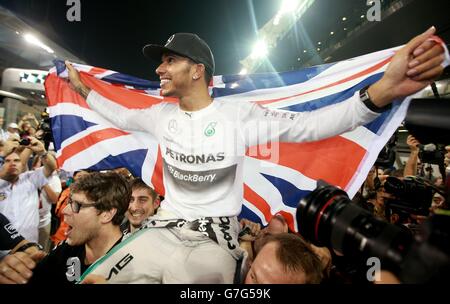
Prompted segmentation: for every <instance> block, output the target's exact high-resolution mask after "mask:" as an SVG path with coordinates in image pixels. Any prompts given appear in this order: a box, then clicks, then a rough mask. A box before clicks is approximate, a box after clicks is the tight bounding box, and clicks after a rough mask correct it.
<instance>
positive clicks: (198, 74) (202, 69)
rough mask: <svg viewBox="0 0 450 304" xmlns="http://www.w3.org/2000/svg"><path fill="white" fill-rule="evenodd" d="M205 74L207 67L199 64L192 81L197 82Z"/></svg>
mask: <svg viewBox="0 0 450 304" xmlns="http://www.w3.org/2000/svg"><path fill="white" fill-rule="evenodd" d="M204 74H205V65H204V64H203V63H199V64H197V65H196V66H195V73H194V75H193V76H192V79H194V80H197V79H199V78H200V77H201V75H204Z"/></svg>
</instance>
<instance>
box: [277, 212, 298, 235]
mask: <svg viewBox="0 0 450 304" xmlns="http://www.w3.org/2000/svg"><path fill="white" fill-rule="evenodd" d="M277 213H278V214H281V215H282V216H283V217H284V219H285V220H286V222H287V224H288V226H289V229H291V231H297V227H295V225H294V224H295V222H294V216H293V215H292V214H291V213H289V212H286V211H278V212H277Z"/></svg>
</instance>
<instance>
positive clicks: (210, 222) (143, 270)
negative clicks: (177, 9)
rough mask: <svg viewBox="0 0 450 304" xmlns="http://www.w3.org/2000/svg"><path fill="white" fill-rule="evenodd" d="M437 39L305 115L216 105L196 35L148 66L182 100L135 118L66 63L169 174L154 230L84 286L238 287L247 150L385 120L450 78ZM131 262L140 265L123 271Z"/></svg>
mask: <svg viewBox="0 0 450 304" xmlns="http://www.w3.org/2000/svg"><path fill="white" fill-rule="evenodd" d="M434 32H435V29H434V27H432V28H430V29H429V30H428V31H426V32H425V33H423V34H421V35H419V36H417V37H415V38H414V39H413V40H411V41H410V42H409V43H408V44H407V45H406V46H405V47H403V48H402V49H400V50H399V51H398V52H397V53H396V55H395V56H394V57H393V58H392V60H391V63H390V65H389V67H388V68H387V70H386V72H385V73H384V75H383V77H382V78H381V79H380V80H379V81H377V82H376V83H374V84H373V85H370V86H367V87H365V88H363V89H362V90H360V91H359V92H356V93H355V94H354V95H353V96H352V97H350V98H348V99H347V100H345V101H343V102H340V103H337V104H333V105H331V106H327V107H324V108H321V109H319V110H316V111H312V112H302V113H292V112H288V111H278V110H268V109H266V108H263V107H261V106H260V105H259V104H257V103H248V102H224V101H222V100H214V99H213V98H212V97H211V96H210V94H209V91H208V84H209V82H210V80H211V77H212V75H213V73H214V58H213V55H212V52H211V50H210V48H209V46H208V45H207V44H206V43H205V42H204V41H203V40H202V39H200V38H199V37H198V36H197V35H195V34H189V33H178V34H175V35H172V36H171V37H170V38H169V40H168V41H167V43H166V44H165V45H164V46H160V45H154V44H150V45H147V46H146V47H145V48H144V54H145V55H146V56H147V57H149V58H152V59H154V60H161V61H162V63H161V64H160V65H159V67H158V68H157V69H156V73H157V74H158V75H159V77H160V81H161V82H160V85H161V95H162V96H164V97H175V98H178V104H176V103H172V102H162V103H159V104H157V105H154V106H151V107H149V108H145V109H139V110H137V109H136V110H135V109H133V110H130V109H128V108H125V107H123V106H121V105H119V104H117V103H115V102H113V101H111V100H109V99H108V98H105V97H104V96H102V95H100V94H99V93H97V92H96V91H94V90H91V89H90V87H89V86H88V85H87V84H86V83H84V82H83V80H82V78H80V75H79V74H78V72H77V71H76V70H75V69H74V68H73V67H72V65H71V64H70V63H66V65H67V69H68V71H69V79H70V83H71V85H72V86H73V88H74V89H75V91H77V92H78V93H79V94H80V95H81V96H83V97H84V98H85V99H86V102H87V104H88V105H89V107H90V108H92V109H94V110H95V111H96V112H98V113H101V114H102V115H103V116H105V117H106V118H107V119H108V120H109V121H111V122H112V123H113V124H114V125H115V126H117V127H119V128H121V129H123V130H138V131H145V132H149V133H151V134H152V135H153V136H154V137H155V138H156V139H157V140H158V143H159V145H160V149H161V156H162V166H163V187H164V190H165V193H164V196H165V200H164V201H163V202H162V203H161V207H160V210H159V211H158V213H157V214H156V215H155V216H153V217H151V218H150V221H149V222H148V224H147V227H148V228H150V229H144V230H142V231H140V232H138V233H136V234H135V235H134V236H132V237H130V238H129V239H127V240H126V241H124V242H122V243H121V244H119V245H118V247H117V250H115V251H114V252H112V253H111V254H110V255H108V256H107V258H106V259H102V260H101V261H99V262H98V263H95V264H93V265H92V266H91V267H90V268H89V269H88V270H87V271H86V273H85V275H84V277H85V276H86V275H88V274H90V273H93V274H99V275H103V276H104V277H106V278H107V279H108V280H109V281H110V282H114V283H116V282H117V283H127V282H136V283H144V282H152V283H231V282H232V281H233V277H234V273H235V268H236V261H237V260H239V259H240V258H241V255H242V252H241V250H240V249H239V245H238V241H237V236H238V232H239V223H238V221H237V218H236V217H237V215H239V213H240V211H241V208H242V199H243V160H244V156H245V153H246V150H247V148H249V147H252V146H257V145H261V144H265V143H268V142H269V143H270V142H309V141H317V140H320V139H323V138H327V137H331V136H334V135H337V134H341V133H343V132H346V131H349V130H352V129H354V128H356V127H357V126H359V125H363V124H366V123H368V122H370V121H372V120H374V119H376V118H377V117H378V116H379V115H380V113H382V112H383V111H385V110H387V109H389V107H390V104H391V103H392V102H393V101H394V100H398V99H401V98H403V97H405V96H409V95H411V94H414V93H416V92H418V91H420V90H422V89H423V88H425V87H426V86H427V85H429V84H430V82H431V81H433V79H435V78H437V77H438V76H439V75H440V74H441V73H442V71H443V66H442V65H443V62H444V59H445V57H444V48H443V47H442V45H441V43H439V42H437V41H436V39H434V38H433V37H432V35H433V34H434ZM272 152H273V151H272ZM273 153H275V154H276V153H277V151H274V152H273ZM128 255H132V257H133V258H132V259H131V260H129V262H128V263H127V265H125V266H124V267H121V269H120V271H119V270H117V269H116V268H117V267H116V264H117V263H118V262H120V260H121V259H123V258H124V256H128Z"/></svg>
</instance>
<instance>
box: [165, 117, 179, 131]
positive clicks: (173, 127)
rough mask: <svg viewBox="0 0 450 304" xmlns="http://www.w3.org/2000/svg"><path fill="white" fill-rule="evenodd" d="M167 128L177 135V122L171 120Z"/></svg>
mask: <svg viewBox="0 0 450 304" xmlns="http://www.w3.org/2000/svg"><path fill="white" fill-rule="evenodd" d="M167 128H168V129H169V131H170V132H171V133H176V132H177V131H178V124H177V121H176V120H175V119H171V120H170V121H169V125H168V126H167Z"/></svg>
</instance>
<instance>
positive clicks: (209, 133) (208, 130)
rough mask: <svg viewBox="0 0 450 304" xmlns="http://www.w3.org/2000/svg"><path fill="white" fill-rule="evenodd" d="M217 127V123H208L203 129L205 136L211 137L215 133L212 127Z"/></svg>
mask: <svg viewBox="0 0 450 304" xmlns="http://www.w3.org/2000/svg"><path fill="white" fill-rule="evenodd" d="M216 125H217V122H210V123H209V124H208V125H207V126H206V129H205V132H204V133H205V135H206V136H208V137H210V136H213V135H214V134H215V133H216V130H215V129H214V127H215V126H216Z"/></svg>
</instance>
